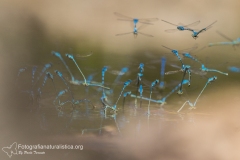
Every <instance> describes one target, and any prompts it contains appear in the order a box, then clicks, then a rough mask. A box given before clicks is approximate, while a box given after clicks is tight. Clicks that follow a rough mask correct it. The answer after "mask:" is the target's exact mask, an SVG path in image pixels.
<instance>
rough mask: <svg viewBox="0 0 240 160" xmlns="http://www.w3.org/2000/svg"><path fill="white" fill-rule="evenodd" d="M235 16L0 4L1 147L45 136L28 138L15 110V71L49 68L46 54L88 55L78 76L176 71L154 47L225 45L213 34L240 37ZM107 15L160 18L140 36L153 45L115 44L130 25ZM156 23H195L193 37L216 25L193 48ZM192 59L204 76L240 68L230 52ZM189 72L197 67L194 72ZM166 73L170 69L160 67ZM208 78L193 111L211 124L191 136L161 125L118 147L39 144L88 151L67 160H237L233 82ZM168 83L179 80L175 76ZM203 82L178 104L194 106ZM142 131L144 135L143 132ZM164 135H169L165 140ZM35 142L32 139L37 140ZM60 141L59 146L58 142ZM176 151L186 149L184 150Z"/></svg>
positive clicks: (196, 81)
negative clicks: (157, 62) (101, 71)
mask: <svg viewBox="0 0 240 160" xmlns="http://www.w3.org/2000/svg"><path fill="white" fill-rule="evenodd" d="M239 8H240V2H239V1H238V0H231V1H229V0H211V1H209V0H202V1H193V0H171V1H167V0H149V1H141V0H131V1H127V0H121V1H120V0H119V1H118V0H112V1H106V0H88V1H85V0H78V1H77V0H69V1H63V0H58V1H56V0H52V1H37V0H36V1H27V0H22V1H16V0H12V1H5V0H1V1H0V57H1V58H0V73H1V80H0V82H1V83H0V85H1V91H0V108H1V109H0V130H1V131H0V132H1V136H0V141H1V147H3V146H8V145H10V144H12V142H14V141H17V142H18V143H20V142H22V143H26V144H27V143H33V144H34V142H35V144H38V143H40V142H39V141H40V140H42V139H43V137H44V136H45V135H44V134H43V133H42V132H41V131H39V130H34V128H35V127H34V126H37V125H38V124H37V123H36V124H35V123H34V121H33V122H32V118H33V117H34V116H33V115H29V114H28V113H26V112H28V111H27V110H25V109H24V106H21V105H22V104H24V103H22V101H24V100H23V99H22V97H19V96H18V94H17V92H18V91H17V89H16V86H15V85H14V84H15V80H16V76H17V73H18V69H19V68H21V67H23V66H26V65H44V64H45V63H48V62H52V61H53V60H54V59H55V58H54V57H52V56H51V55H50V53H51V51H52V50H55V51H59V52H60V53H62V54H64V53H69V52H70V53H73V54H75V55H77V54H80V55H81V54H86V53H89V52H90V51H92V52H93V55H92V56H91V58H92V59H90V60H88V61H87V60H86V61H84V62H83V63H84V65H86V67H85V68H88V66H89V68H99V67H102V66H104V65H109V66H111V67H113V68H115V69H120V68H121V67H124V66H131V65H132V64H133V63H140V62H146V61H147V60H149V61H150V60H152V59H157V58H159V59H160V58H161V57H162V56H166V57H167V61H168V62H171V61H173V62H174V63H176V64H178V65H179V62H178V61H176V58H175V57H174V55H172V53H171V52H170V51H169V50H167V49H165V48H163V47H162V46H161V45H165V46H168V47H170V48H174V49H185V48H191V47H192V46H194V45H196V44H197V45H198V48H202V47H204V46H208V44H209V43H211V42H221V41H227V40H226V39H224V38H223V37H221V36H220V35H219V34H217V33H216V31H220V32H221V33H223V34H225V35H227V36H228V37H230V38H231V39H233V40H234V39H237V38H238V37H239V36H240V30H239V28H240V19H239V14H240V12H239ZM114 12H119V13H122V14H124V15H127V16H130V17H137V18H159V20H158V21H156V22H154V25H148V26H146V27H144V28H143V30H141V31H142V32H143V33H147V34H151V35H153V36H154V37H152V38H150V37H145V36H142V35H139V36H138V37H137V38H134V36H133V35H131V34H129V35H124V36H115V35H116V34H119V33H125V32H131V31H132V30H133V24H132V23H130V22H124V21H118V20H117V18H118V17H116V16H115V15H114V14H113V13H114ZM161 19H163V20H166V21H169V22H172V23H176V24H178V23H180V22H181V23H184V24H189V23H192V22H195V21H197V20H200V21H201V23H200V24H199V25H197V26H196V27H194V28H197V29H201V28H204V27H206V26H207V25H209V24H211V23H212V22H214V21H215V20H217V23H215V24H214V25H213V27H212V28H211V29H209V30H208V31H206V32H204V33H202V34H200V35H199V38H198V39H196V40H194V39H193V38H192V37H191V32H188V31H184V32H175V33H166V32H165V31H164V30H166V29H171V28H174V26H171V25H170V24H167V23H164V22H162V21H161ZM193 52H194V51H193ZM194 55H196V56H197V57H198V58H199V59H200V60H202V61H203V62H204V63H207V64H208V66H209V68H216V69H218V70H221V71H224V72H229V71H228V66H236V67H240V63H239V59H240V48H239V47H237V48H236V49H234V48H233V47H232V46H215V47H206V48H204V49H203V50H201V51H199V52H196V53H194ZM188 62H191V61H188ZM71 67H74V65H71ZM136 67H137V65H136ZM196 67H198V66H197V65H196ZM133 68H134V67H133ZM131 69H132V68H131ZM167 69H169V70H170V69H173V68H170V67H167ZM145 72H146V76H147V77H148V78H149V80H154V79H156V78H159V77H156V76H155V75H159V70H157V69H156V70H150V69H146V70H145ZM213 75H217V76H218V80H217V81H216V82H214V83H213V84H211V86H209V88H207V90H206V91H205V92H204V94H203V96H202V97H201V100H200V101H199V106H198V108H200V109H206V111H205V113H207V114H210V113H211V114H212V116H211V118H208V119H204V120H202V121H201V124H199V125H198V126H197V127H195V128H194V126H192V125H191V126H188V125H187V126H185V125H184V126H181V129H180V127H177V126H175V127H173V126H172V125H171V126H167V125H166V126H164V127H163V128H162V130H161V132H159V130H155V129H153V130H152V131H151V132H149V133H146V134H145V136H144V135H143V137H142V138H141V140H139V139H137V141H136V139H134V140H132V139H125V140H124V141H121V142H119V140H118V139H111V140H109V139H104V140H100V139H99V138H96V137H90V138H85V139H81V138H79V137H78V135H75V136H68V135H64V136H62V137H61V136H59V137H57V136H55V135H53V136H51V135H49V134H48V135H46V139H47V140H49V139H54V140H55V141H54V142H55V143H58V142H65V143H66V142H68V143H70V144H71V143H76V141H77V140H78V139H80V140H79V141H78V142H79V143H80V144H81V143H82V144H88V143H91V144H93V146H92V148H93V149H89V150H88V151H84V150H83V151H81V153H75V152H74V153H68V155H67V156H69V157H70V158H72V159H74V158H75V159H77V158H78V157H79V155H80V157H81V156H82V157H84V158H85V159H91V158H94V157H98V156H99V158H100V159H106V158H113V157H114V158H116V159H117V158H118V159H122V158H126V157H127V158H133V159H134V158H135V159H149V157H151V156H152V157H151V159H157V158H166V159H183V158H185V159H203V158H205V159H214V158H216V159H238V158H239V157H240V155H239V153H238V148H239V147H240V139H239V130H238V128H239V127H240V126H239V123H238V122H239V114H240V112H239V109H238V108H239V106H240V85H239V82H240V74H239V73H232V72H229V76H224V75H220V74H217V73H216V74H214V73H211V74H209V75H208V77H210V76H213ZM171 78H176V79H181V75H178V76H176V77H174V76H172V77H171ZM168 80H170V78H167V79H166V81H168ZM206 80H207V79H200V78H199V77H197V76H193V81H192V87H193V89H192V90H188V91H187V95H188V96H187V97H184V98H183V99H187V98H190V99H192V100H194V99H195V98H196V96H197V95H198V93H199V92H200V91H201V89H202V87H203V86H204V84H205V82H206ZM110 82H111V80H110ZM194 87H195V88H194ZM186 90H187V89H186ZM177 98H179V97H177V96H176V97H175V98H172V99H171V101H170V102H169V103H170V104H171V102H172V101H175V100H176V99H177ZM182 102H183V100H182ZM179 106H180V104H179ZM166 108H167V106H166ZM177 108H178V107H176V108H174V109H177ZM176 128H177V129H176ZM33 130H34V131H33ZM142 130H143V131H144V129H142ZM169 133H171V134H170V135H169ZM38 134H39V136H37V135H38ZM146 135H148V136H146ZM39 137H40V138H39ZM46 139H45V140H46ZM63 139H64V141H62V140H63ZM168 139H169V140H168ZM47 140H46V141H47ZM131 140H132V141H133V142H134V143H133V142H132V143H131V144H134V145H133V146H132V145H130V142H131ZM109 141H110V142H109ZM135 141H136V142H135ZM140 142H141V144H140ZM156 142H157V143H156ZM94 144H95V145H94ZM96 145H97V146H98V147H96ZM111 145H113V146H115V147H116V148H115V150H114V149H113V150H108V149H109V148H111ZM102 146H103V147H102ZM153 146H154V147H153ZM103 148H106V149H105V150H104V149H103ZM182 148H186V150H184V149H182ZM106 150H107V151H106ZM58 154H59V153H58V152H56V153H55V152H52V153H51V155H49V157H48V155H46V156H47V158H48V159H49V158H51V159H54V158H56V159H57V158H63V157H61V156H59V155H58ZM0 155H1V157H3V159H8V157H7V156H6V155H5V153H3V152H1V153H0ZM90 155H92V156H90ZM93 155H94V156H93ZM71 156H72V157H71ZM33 157H34V158H41V156H40V155H39V156H38V155H37V156H31V157H20V156H15V157H14V156H13V157H12V159H20V158H24V159H27V158H29V159H31V158H33Z"/></svg>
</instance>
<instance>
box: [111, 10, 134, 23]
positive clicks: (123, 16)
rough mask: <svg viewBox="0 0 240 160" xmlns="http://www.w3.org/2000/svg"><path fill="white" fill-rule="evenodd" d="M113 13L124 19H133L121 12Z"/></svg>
mask: <svg viewBox="0 0 240 160" xmlns="http://www.w3.org/2000/svg"><path fill="white" fill-rule="evenodd" d="M114 14H115V15H116V16H118V17H121V18H124V19H128V20H131V21H132V20H133V18H131V17H128V16H125V15H123V14H121V13H118V12H114Z"/></svg>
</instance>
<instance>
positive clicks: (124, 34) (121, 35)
mask: <svg viewBox="0 0 240 160" xmlns="http://www.w3.org/2000/svg"><path fill="white" fill-rule="evenodd" d="M126 34H133V32H127V33H120V34H116V36H122V35H126Z"/></svg>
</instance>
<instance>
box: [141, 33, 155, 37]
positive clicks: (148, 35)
mask: <svg viewBox="0 0 240 160" xmlns="http://www.w3.org/2000/svg"><path fill="white" fill-rule="evenodd" d="M138 33H139V34H141V35H144V36H147V37H153V35H150V34H146V33H142V32H138Z"/></svg>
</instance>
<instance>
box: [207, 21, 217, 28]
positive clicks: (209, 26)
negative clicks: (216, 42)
mask: <svg viewBox="0 0 240 160" xmlns="http://www.w3.org/2000/svg"><path fill="white" fill-rule="evenodd" d="M216 22H217V21H215V22H213V23H211V24H210V25H208V26H207V27H205V29H206V30H208V29H210V28H211V27H212V25H213V24H214V23H216Z"/></svg>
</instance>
